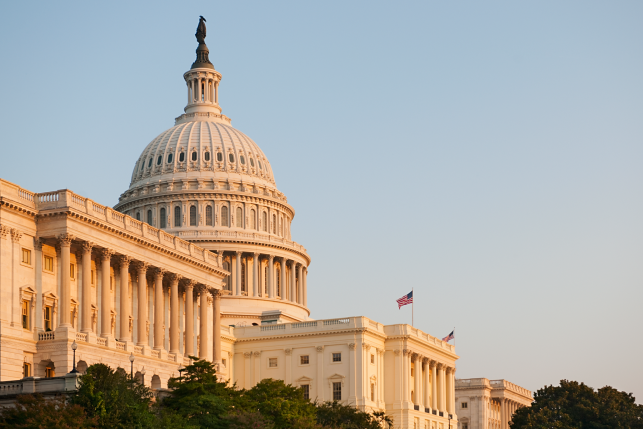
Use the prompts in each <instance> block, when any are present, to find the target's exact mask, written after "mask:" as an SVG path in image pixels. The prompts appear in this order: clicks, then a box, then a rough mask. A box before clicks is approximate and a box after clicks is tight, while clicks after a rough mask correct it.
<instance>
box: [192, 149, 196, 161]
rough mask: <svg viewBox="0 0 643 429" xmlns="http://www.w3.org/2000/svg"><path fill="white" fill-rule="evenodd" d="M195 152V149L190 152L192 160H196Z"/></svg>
mask: <svg viewBox="0 0 643 429" xmlns="http://www.w3.org/2000/svg"><path fill="white" fill-rule="evenodd" d="M196 158H197V154H196V151H194V152H192V161H196Z"/></svg>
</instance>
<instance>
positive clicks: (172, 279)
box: [167, 273, 183, 284]
mask: <svg viewBox="0 0 643 429" xmlns="http://www.w3.org/2000/svg"><path fill="white" fill-rule="evenodd" d="M167 276H168V277H169V279H170V282H172V283H176V284H178V283H179V282H180V281H181V279H182V278H183V276H182V275H181V274H177V273H169V274H168V275H167Z"/></svg>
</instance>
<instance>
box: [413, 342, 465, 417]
mask: <svg viewBox="0 0 643 429" xmlns="http://www.w3.org/2000/svg"><path fill="white" fill-rule="evenodd" d="M402 352H403V359H404V361H403V362H402V371H403V374H402V392H403V396H402V401H403V402H405V403H410V404H413V405H415V406H417V407H419V409H420V410H421V411H424V410H423V409H431V410H436V411H439V412H442V413H444V415H445V416H446V415H447V414H455V368H452V367H449V366H447V365H445V364H443V363H439V362H437V361H435V360H433V359H429V358H427V357H424V356H422V355H420V354H418V353H414V352H412V351H411V350H408V349H405V350H403V351H402ZM412 366H413V368H414V374H413V376H411V367H412ZM411 379H413V385H412V386H411V385H410V383H411ZM411 391H413V398H411Z"/></svg>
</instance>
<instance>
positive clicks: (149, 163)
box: [147, 156, 152, 168]
mask: <svg viewBox="0 0 643 429" xmlns="http://www.w3.org/2000/svg"><path fill="white" fill-rule="evenodd" d="M151 166H152V157H151V156H150V161H149V162H148V163H147V168H150V167H151Z"/></svg>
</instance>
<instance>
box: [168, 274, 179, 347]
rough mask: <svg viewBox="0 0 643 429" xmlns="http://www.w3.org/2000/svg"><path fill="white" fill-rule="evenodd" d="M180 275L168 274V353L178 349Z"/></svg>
mask: <svg viewBox="0 0 643 429" xmlns="http://www.w3.org/2000/svg"><path fill="white" fill-rule="evenodd" d="M180 280H181V275H180V274H176V273H172V274H170V353H174V354H175V355H178V354H179V353H180V350H179V281H180Z"/></svg>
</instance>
